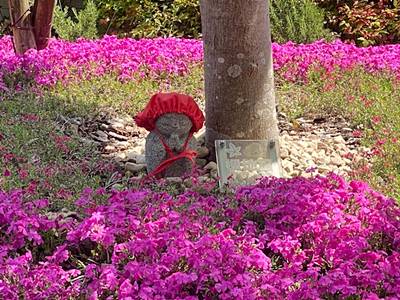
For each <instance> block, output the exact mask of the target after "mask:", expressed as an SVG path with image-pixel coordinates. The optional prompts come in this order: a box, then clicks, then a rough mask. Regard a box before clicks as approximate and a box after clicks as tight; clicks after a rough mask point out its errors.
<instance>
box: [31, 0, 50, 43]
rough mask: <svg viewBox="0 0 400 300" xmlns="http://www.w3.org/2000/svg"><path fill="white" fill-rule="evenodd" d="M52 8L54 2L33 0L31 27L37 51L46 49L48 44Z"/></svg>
mask: <svg viewBox="0 0 400 300" xmlns="http://www.w3.org/2000/svg"><path fill="white" fill-rule="evenodd" d="M54 6H55V0H35V5H34V10H33V12H34V26H33V27H34V33H35V40H36V45H37V49H38V50H42V49H44V48H46V47H47V45H48V44H49V39H50V36H51V24H52V20H53V12H54Z"/></svg>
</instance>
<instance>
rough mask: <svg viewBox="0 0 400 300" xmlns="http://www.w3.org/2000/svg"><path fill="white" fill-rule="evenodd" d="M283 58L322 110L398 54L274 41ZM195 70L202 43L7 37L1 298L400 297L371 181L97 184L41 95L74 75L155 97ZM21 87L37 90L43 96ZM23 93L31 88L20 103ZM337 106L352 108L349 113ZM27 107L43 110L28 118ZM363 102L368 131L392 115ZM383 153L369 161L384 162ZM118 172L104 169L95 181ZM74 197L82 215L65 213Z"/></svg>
mask: <svg viewBox="0 0 400 300" xmlns="http://www.w3.org/2000/svg"><path fill="white" fill-rule="evenodd" d="M273 50H274V68H275V71H276V74H277V75H278V76H279V77H280V78H283V79H284V80H286V81H293V82H301V83H302V84H303V83H305V82H308V79H309V73H308V72H309V71H310V70H314V71H315V70H317V73H314V75H315V74H323V75H324V76H326V77H324V76H322V77H321V78H320V81H323V82H322V83H320V82H319V81H318V82H315V80H314V82H312V81H311V80H310V82H308V84H309V86H312V85H315V86H316V88H314V89H313V90H312V92H315V91H318V89H319V88H321V90H322V91H323V93H321V92H318V99H322V98H323V99H324V101H325V102H327V103H328V102H329V103H330V102H332V101H331V100H332V99H333V98H332V97H331V95H330V94H329V91H331V92H332V94H333V95H341V94H340V93H338V92H337V91H342V92H347V90H348V85H347V83H348V82H351V81H349V80H344V79H345V78H346V77H343V78H344V79H343V82H344V83H341V82H340V81H339V80H338V79H337V75H338V72H336V71H337V70H339V74H341V73H340V72H345V71H347V70H353V68H356V67H357V68H359V67H361V68H364V69H365V70H366V71H367V72H376V74H379V72H381V71H390V72H392V73H393V74H394V75H398V74H399V72H400V69H399V67H400V66H399V61H400V60H399V58H400V46H398V45H388V46H379V47H369V48H357V47H355V46H353V45H349V44H344V43H342V42H334V43H332V44H327V43H325V42H322V41H320V42H315V43H313V44H309V45H295V44H293V43H287V44H285V45H278V44H273ZM201 63H202V45H201V41H198V40H184V39H154V40H149V39H146V40H133V39H117V38H115V37H105V38H103V39H101V40H97V41H87V40H79V41H77V42H76V43H69V42H65V41H60V40H52V41H51V43H50V47H49V48H48V49H46V50H43V51H40V52H37V51H29V52H28V53H27V54H26V55H24V56H15V55H14V53H13V50H12V44H11V40H10V37H3V38H1V39H0V90H2V93H3V95H7V97H4V99H3V100H2V102H0V104H1V105H2V106H1V107H0V114H1V117H2V119H1V120H0V129H1V130H2V132H0V142H1V145H0V155H1V165H0V166H1V167H0V172H1V175H3V176H2V177H1V178H0V186H1V189H0V226H1V229H2V230H1V233H0V295H1V296H0V298H1V297H3V298H4V299H79V298H82V299H187V300H189V299H346V298H347V299H371V300H372V299H382V298H384V299H393V300H394V299H398V295H399V294H400V232H399V228H400V208H399V206H398V205H397V204H396V203H395V201H394V200H393V199H390V198H389V197H385V196H383V195H382V194H380V193H378V192H376V191H374V190H373V189H371V188H370V187H369V186H368V185H367V184H366V183H363V182H360V181H352V182H349V183H348V182H346V181H345V180H344V179H343V178H341V177H338V176H336V175H333V174H332V175H330V176H328V177H327V178H320V177H317V178H313V179H304V178H293V179H276V178H275V179H274V178H264V179H262V180H261V181H260V182H259V183H258V184H256V185H253V186H248V187H242V188H239V189H238V190H237V191H235V192H234V193H232V194H220V193H215V192H207V191H205V187H204V185H201V184H199V186H196V185H197V184H196V178H193V182H194V183H193V188H192V189H186V190H185V191H184V192H182V193H175V194H172V192H171V193H168V192H166V191H171V190H172V188H171V187H170V186H162V185H161V183H160V184H158V183H155V184H156V186H157V190H158V191H154V189H153V190H151V189H149V188H145V187H143V188H141V189H134V188H130V189H127V190H124V191H116V190H111V191H110V189H109V188H107V189H105V188H98V189H97V186H100V185H101V183H102V184H104V182H103V181H104V180H103V181H100V178H97V179H96V180H94V179H95V174H96V172H97V173H98V172H100V171H99V169H101V164H97V162H96V163H93V165H91V163H90V161H88V159H87V158H88V154H87V152H89V149H87V150H85V151H83V150H82V146H81V145H80V144H79V143H78V141H75V138H76V137H75V138H74V137H73V136H72V137H67V136H65V133H64V132H61V131H60V130H59V129H57V128H55V127H52V126H54V124H53V125H51V122H53V121H54V119H55V118H56V117H57V114H58V112H59V111H58V110H57V109H59V106H60V105H59V103H58V104H57V102H55V103H53V104H52V105H50V106H49V103H50V102H49V103H47V102H46V101H47V100H48V99H47V100H46V98H45V97H41V92H42V91H44V90H46V89H47V88H50V89H51V87H53V86H55V84H59V85H65V86H67V84H68V83H70V84H71V86H73V85H74V86H78V87H79V85H78V84H77V82H79V80H80V79H87V80H86V81H84V82H86V84H87V83H88V82H89V83H90V82H92V81H91V80H93V78H95V79H96V80H98V79H97V78H101V80H105V82H104V85H107V86H108V83H109V82H111V81H110V80H111V79H110V77H112V76H115V78H116V80H119V81H122V82H124V81H129V80H138V82H139V81H140V80H142V81H146V80H149V82H150V80H153V81H151V84H154V85H155V86H157V84H156V83H157V82H158V81H157V78H159V77H161V78H167V79H168V78H170V77H169V76H171V78H173V77H172V76H176V75H187V73H188V72H190V71H191V67H192V66H193V65H197V64H199V65H201ZM354 70H357V69H354ZM318 72H319V73H318ZM330 73H332V77H330V75H329V74H330ZM347 74H350V75H348V76H351V74H352V73H347ZM103 75H104V76H103ZM339 77H340V76H339ZM185 78H186V77H185ZM196 78H197V77H196ZM329 78H336V81H334V80H329ZM358 78H359V79H354V80H360V81H362V80H363V81H362V85H361V87H360V88H359V89H358V90H357V91H358V92H357V93H358V94H356V93H355V92H354V93H353V94H352V95H350V96H349V97H351V96H353V97H355V96H357V99H358V98H360V99H364V98H363V97H364V95H363V91H364V90H365V89H366V87H369V84H366V83H369V82H370V81H371V80H370V79H371V77H370V76H365V78H366V79H362V78H361V76H360V77H358ZM325 79H326V80H325ZM116 80H115V82H116ZM196 80H197V79H196ZM25 82H29V83H30V84H35V83H36V85H34V86H33V87H34V88H35V93H32V92H31V90H29V89H25V86H24V83H25ZM326 82H328V83H329V84H331V85H332V86H331V87H329V88H331V89H328V88H327V87H325V86H324V85H325V84H328V83H326ZM332 82H333V84H332ZM371 82H372V81H371ZM382 82H383V84H385V83H386V84H387V86H388V89H389V88H392V87H393V88H395V85H394V84H393V85H392V84H388V83H387V82H389V80H387V81H384V80H383V81H382ZM353 83H354V82H353ZM97 84H98V85H103V83H101V82H100V83H97ZM196 84H197V81H196V82H195V83H193V86H196ZM374 84H375V83H374ZM383 84H382V85H383ZM116 86H117V87H118V88H121V87H122V85H116ZM126 86H128V84H126ZM31 87H32V86H31ZM57 88H59V86H56V87H55V88H54V90H53V93H57V91H58V89H57ZM89 88H93V87H92V86H89ZM339 88H340V89H339ZM15 89H21V91H22V92H23V93H21V94H20V95H14V94H13V93H14V90H15ZM149 89H150V88H149ZM373 90H377V91H380V89H379V88H373ZM27 91H28V92H29V93H28V92H27ZM335 91H336V92H335ZM24 93H25V94H24ZM64 93H66V94H68V90H67V89H66V90H65V91H64ZM27 94H29V95H30V96H29V97H27V96H24V95H27ZM83 94H84V93H83ZM109 94H110V95H112V94H113V93H112V91H110V92H109ZM309 94H310V95H311V93H309ZM79 95H81V94H79ZM382 95H384V96H385V97H384V96H382ZM386 95H389V93H386V92H385V93H382V94H377V95H376V97H375V96H374V97H371V98H365V99H366V100H365V101H371V102H374V103H373V104H374V105H375V104H376V105H378V104H379V103H380V102H379V101H378V100H382V107H385V108H386V107H387V106H386V102H385V103H383V101H389V100H390V99H389V98H390V97H389V96H386ZM31 98H32V99H31ZM342 98H343V99H341V101H343V102H344V103H346V104H345V105H346V107H347V106H350V105H351V103H353V102H351V101H348V100H346V98H345V97H342ZM307 100H309V99H307ZM0 101H1V100H0ZM24 101H26V103H30V104H34V105H31V106H29V107H24V106H23V105H22V104H23V103H24ZM346 101H347V102H346ZM357 101H358V100H357ZM110 105H111V104H110ZM353 107H357V109H361V108H363V109H364V107H366V108H368V109H369V110H371V112H370V113H368V110H365V111H362V112H360V114H359V115H358V116H361V115H362V114H363V115H362V116H363V118H368V117H369V116H372V117H373V118H371V122H372V123H373V126H372V127H371V128H368V130H373V129H375V128H377V130H376V131H379V128H386V127H387V125H386V124H390V122H389V123H388V120H389V121H393V120H396V119H393V118H391V117H390V114H389V113H387V114H383V113H380V111H381V110H379V109H378V108H376V109H375V106H372V104H371V106H369V107H367V105H364V102H362V105H358V106H353ZM372 108H374V109H372ZM352 110H353V111H357V110H354V109H352ZM367 113H368V114H367ZM360 120H361V121H363V120H364V119H360ZM43 128H45V130H44V129H43ZM32 130H33V131H35V134H33V131H32ZM368 130H365V131H360V132H359V134H360V135H366V134H367V132H368ZM393 130H397V129H396V127H394V129H393ZM51 131H55V133H54V134H50V132H51ZM38 132H39V133H40V134H38ZM396 134H397V133H396ZM371 136H372V135H371ZM390 137H391V138H393V137H396V135H395V134H394V133H390ZM38 138H39V139H38ZM381 139H382V137H381V136H378V137H376V138H375V139H374V140H376V142H378V141H379V140H381ZM392 142H393V143H392V144H390V145H391V146H393V148H394V149H398V148H396V145H398V144H396V143H398V141H397V140H396V141H392ZM387 144H388V143H385V144H384V145H387ZM43 145H44V146H46V147H47V148H45V147H44V146H43ZM51 148H54V149H51ZM386 149H387V148H383V147H381V148H377V147H375V149H372V150H373V151H374V150H375V151H378V150H380V152H379V153H376V155H377V156H379V155H381V154H382V153H384V152H385V153H389V151H388V150H386ZM41 151H42V152H43V153H41ZM396 151H398V150H396ZM81 152H82V153H81ZM390 153H395V152H390ZM382 155H383V154H382ZM385 155H386V154H385ZM385 157H386V158H387V155H386V156H385ZM396 162H397V160H395V159H393V161H391V163H394V164H396ZM385 168H388V167H387V166H386V165H385ZM391 170H396V169H395V167H393V168H391ZM78 171H79V172H78ZM80 172H82V175H81V176H78V175H79V174H78V173H80ZM113 172H114V169H113V168H112V167H111V166H110V167H109V168H106V165H105V166H104V170H102V171H101V172H100V173H102V175H104V174H103V173H110V174H111V173H113ZM393 172H395V171H393ZM73 175H74V176H73ZM382 176H383V175H382ZM89 178H92V179H93V181H94V182H91V183H90V184H89ZM56 179H57V180H56ZM67 179H68V180H67ZM72 179H73V180H72ZM69 181H71V182H69ZM77 182H79V191H81V190H82V188H81V185H82V184H85V185H86V186H91V187H92V189H89V188H86V189H84V190H83V192H82V194H81V196H80V197H79V199H77V196H76V189H77V187H78V183H77ZM106 185H107V184H104V186H106ZM101 186H103V185H101ZM210 189H211V187H210ZM46 197H47V199H45V198H46ZM76 199H77V200H76ZM74 200H76V202H75V203H74V204H72V203H71V201H74ZM63 201H64V202H63ZM67 202H68V207H69V208H71V209H73V210H74V211H73V212H72V215H71V214H68V216H67V215H66V214H62V213H60V212H57V210H59V208H60V207H63V206H66V203H67Z"/></svg>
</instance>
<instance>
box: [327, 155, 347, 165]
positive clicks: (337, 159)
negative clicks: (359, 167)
mask: <svg viewBox="0 0 400 300" xmlns="http://www.w3.org/2000/svg"><path fill="white" fill-rule="evenodd" d="M330 162H331V164H333V165H335V166H341V165H344V161H343V160H342V159H341V158H340V157H339V156H332V157H331V161H330Z"/></svg>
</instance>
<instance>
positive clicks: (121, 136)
mask: <svg viewBox="0 0 400 300" xmlns="http://www.w3.org/2000/svg"><path fill="white" fill-rule="evenodd" d="M108 135H109V136H111V137H113V138H115V139H117V140H121V141H127V140H129V138H128V137H126V136H124V135H122V134H118V133H115V132H113V131H109V132H108Z"/></svg>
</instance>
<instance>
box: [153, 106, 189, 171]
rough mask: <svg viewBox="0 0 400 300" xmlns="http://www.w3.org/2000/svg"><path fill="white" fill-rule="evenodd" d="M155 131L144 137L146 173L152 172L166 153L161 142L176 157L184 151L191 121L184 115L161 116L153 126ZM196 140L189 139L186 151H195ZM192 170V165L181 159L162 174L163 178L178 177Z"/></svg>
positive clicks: (185, 159) (166, 155)
mask: <svg viewBox="0 0 400 300" xmlns="http://www.w3.org/2000/svg"><path fill="white" fill-rule="evenodd" d="M155 126H156V128H155V130H153V131H151V132H150V133H149V134H148V136H147V137H146V145H145V153H146V154H145V155H146V164H147V172H148V173H151V172H152V171H154V170H155V169H156V168H157V167H158V166H159V165H160V164H161V163H162V162H163V161H164V160H166V159H167V158H168V153H167V150H166V148H165V147H164V144H163V142H162V140H163V141H164V142H165V144H166V145H167V146H168V147H169V149H170V150H171V151H172V152H173V154H174V155H178V154H179V153H181V152H182V151H184V150H185V149H184V144H185V142H186V140H187V139H189V133H190V130H191V128H192V126H193V124H192V121H191V119H190V118H189V117H188V116H186V115H184V114H177V113H166V114H163V115H161V116H160V117H159V118H158V119H157V120H156V124H155ZM196 144H197V142H196V139H195V138H194V137H191V138H190V139H189V141H188V145H187V149H186V150H196ZM191 170H192V163H191V161H190V160H189V159H188V158H181V159H178V160H177V161H175V162H173V163H172V164H171V165H170V166H169V167H168V168H167V169H166V170H165V171H164V172H163V174H162V175H163V177H180V176H183V175H185V174H187V173H189V172H191Z"/></svg>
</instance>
